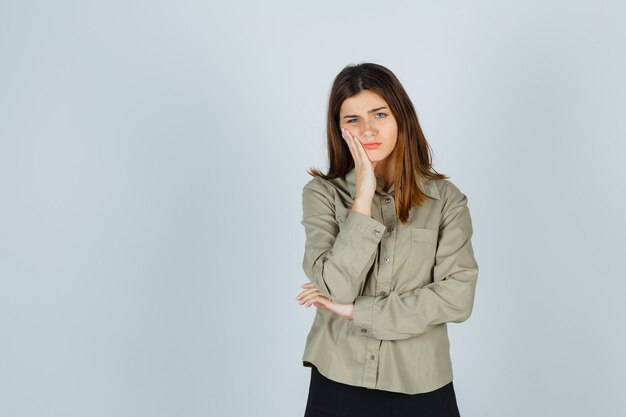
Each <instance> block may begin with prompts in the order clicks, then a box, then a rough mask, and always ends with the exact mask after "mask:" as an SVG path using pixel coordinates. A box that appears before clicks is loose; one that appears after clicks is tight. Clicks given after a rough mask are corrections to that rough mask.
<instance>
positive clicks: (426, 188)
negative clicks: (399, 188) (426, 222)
mask: <svg viewBox="0 0 626 417" xmlns="http://www.w3.org/2000/svg"><path fill="white" fill-rule="evenodd" d="M345 178H346V183H347V184H348V189H349V190H350V196H351V197H352V198H353V199H354V197H355V196H356V169H355V168H354V167H352V169H350V171H348V173H347V174H346V177H345ZM383 185H384V180H383V179H382V178H381V177H379V176H376V191H378V192H379V193H382V192H383ZM417 186H418V187H419V188H420V190H422V191H423V192H424V193H425V194H426V195H427V196H429V197H430V198H434V199H435V200H439V198H440V197H439V190H438V189H437V184H435V182H434V181H433V180H429V179H420V180H418V181H417ZM387 194H394V183H391V185H390V186H389V190H387Z"/></svg>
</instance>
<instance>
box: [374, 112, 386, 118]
mask: <svg viewBox="0 0 626 417" xmlns="http://www.w3.org/2000/svg"><path fill="white" fill-rule="evenodd" d="M379 114H382V115H383V117H385V116H387V114H386V113H376V116H378V115H379ZM379 119H380V117H379Z"/></svg>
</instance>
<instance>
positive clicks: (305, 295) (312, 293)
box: [296, 282, 354, 320]
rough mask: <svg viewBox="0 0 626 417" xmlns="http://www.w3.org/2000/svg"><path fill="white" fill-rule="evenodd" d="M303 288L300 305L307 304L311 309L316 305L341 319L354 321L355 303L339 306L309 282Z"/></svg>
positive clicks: (299, 299) (297, 298) (298, 297)
mask: <svg viewBox="0 0 626 417" xmlns="http://www.w3.org/2000/svg"><path fill="white" fill-rule="evenodd" d="M301 287H302V288H305V290H304V291H302V292H301V293H300V294H298V296H297V297H296V300H298V301H299V302H300V304H305V305H306V307H310V306H311V305H315V307H317V308H327V309H329V310H330V311H332V312H333V313H335V314H337V315H338V316H339V317H343V318H344V319H348V320H352V312H353V311H354V303H350V304H339V303H335V302H333V301H331V300H329V299H328V298H327V297H325V296H324V295H323V294H322V293H321V292H320V291H319V290H318V289H317V288H315V286H314V285H313V284H312V283H310V282H307V283H305V284H302V285H301Z"/></svg>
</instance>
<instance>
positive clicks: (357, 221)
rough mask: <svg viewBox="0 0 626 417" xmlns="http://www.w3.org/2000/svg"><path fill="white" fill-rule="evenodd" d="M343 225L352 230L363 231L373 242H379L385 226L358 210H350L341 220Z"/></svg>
mask: <svg viewBox="0 0 626 417" xmlns="http://www.w3.org/2000/svg"><path fill="white" fill-rule="evenodd" d="M343 227H344V228H346V229H348V230H350V231H354V232H359V233H365V236H368V237H369V238H370V240H371V241H373V242H376V243H378V242H380V241H381V239H382V237H383V234H384V233H385V230H386V229H387V227H386V226H385V225H384V224H382V223H381V222H379V221H378V220H376V219H374V218H373V217H370V216H366V215H365V214H363V213H359V212H358V211H354V210H350V213H349V214H348V216H347V217H346V220H345V221H344V222H343Z"/></svg>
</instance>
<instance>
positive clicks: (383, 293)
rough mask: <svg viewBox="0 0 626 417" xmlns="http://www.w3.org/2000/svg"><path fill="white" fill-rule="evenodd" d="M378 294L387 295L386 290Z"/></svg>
mask: <svg viewBox="0 0 626 417" xmlns="http://www.w3.org/2000/svg"><path fill="white" fill-rule="evenodd" d="M378 294H380V295H387V291H381V292H379V293H378Z"/></svg>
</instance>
